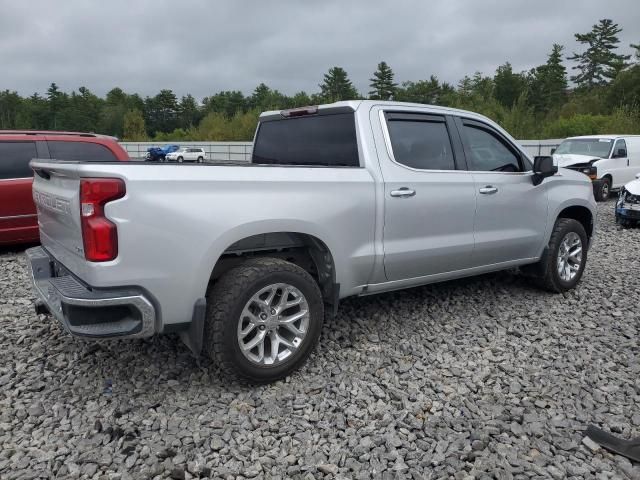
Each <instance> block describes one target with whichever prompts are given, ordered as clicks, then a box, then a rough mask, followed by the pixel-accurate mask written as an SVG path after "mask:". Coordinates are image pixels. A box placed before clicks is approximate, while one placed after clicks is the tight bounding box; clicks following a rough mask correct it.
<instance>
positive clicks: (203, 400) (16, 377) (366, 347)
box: [0, 201, 640, 479]
mask: <svg viewBox="0 0 640 480" xmlns="http://www.w3.org/2000/svg"><path fill="white" fill-rule="evenodd" d="M599 209H600V218H599V222H600V224H599V227H598V239H597V242H596V245H595V247H594V249H593V250H592V251H591V252H590V256H589V262H588V266H587V271H586V273H585V276H584V278H583V281H582V283H581V284H580V286H579V288H578V289H577V290H575V291H573V292H570V293H568V294H566V295H552V294H548V293H544V292H540V291H538V290H536V289H534V288H532V287H530V286H529V285H528V284H527V282H526V281H525V280H524V279H522V278H521V277H519V276H517V275H513V274H509V273H500V274H495V275H488V276H483V277H478V278H473V279H467V280H463V281H456V282H450V283H447V284H442V285H435V286H428V287H422V288H416V289H412V290H408V291H403V292H398V293H393V294H385V295H381V296H377V297H368V298H359V299H351V300H348V301H345V302H344V304H343V305H342V309H341V312H340V314H339V316H338V317H337V318H336V319H334V320H331V321H329V322H328V324H327V325H326V327H325V328H324V331H323V335H322V339H321V344H320V347H319V349H318V350H317V351H316V353H315V355H314V356H313V357H312V359H311V360H310V362H309V363H308V364H307V366H306V367H305V368H303V369H302V371H300V372H298V373H296V374H295V375H294V376H292V377H290V378H288V379H287V380H286V381H284V382H279V383H276V384H273V385H269V386H264V387H259V388H248V387H243V386H240V385H228V384H225V383H223V382H221V381H220V379H219V378H218V372H217V371H216V369H215V366H212V365H211V364H209V363H207V362H202V363H200V364H199V363H197V362H196V361H195V360H193V359H192V357H191V356H190V355H189V353H188V351H187V349H186V347H184V346H183V345H182V344H181V343H180V342H179V340H178V339H177V338H175V337H163V338H154V339H151V340H147V341H123V342H119V343H106V344H100V345H97V344H90V343H85V342H82V341H78V340H74V339H72V338H70V337H69V336H67V335H64V334H63V333H62V331H61V330H60V328H59V327H58V325H56V324H55V323H54V322H52V321H49V320H46V319H44V317H43V318H38V317H37V316H36V315H35V314H34V313H33V307H32V299H33V295H32V293H31V288H30V285H29V280H28V278H27V269H26V266H25V258H24V255H23V253H22V252H7V251H6V250H5V251H4V252H2V253H1V254H0V293H1V295H0V328H1V332H2V334H1V336H0V478H3V479H18V478H20V479H31V478H98V479H118V478H120V479H127V478H175V479H182V478H187V479H188V478H204V477H210V478H220V477H224V478H254V477H260V478H261V477H265V478H304V479H307V478H309V479H312V478H322V477H324V478H411V477H413V478H455V479H471V478H498V479H509V478H555V479H560V478H572V477H573V478H597V479H604V478H640V466H639V465H634V464H632V463H631V462H629V461H628V460H627V459H625V458H624V457H621V456H615V455H611V454H609V453H606V452H604V451H602V450H596V449H595V448H594V445H591V444H588V442H587V444H585V443H583V430H584V429H585V428H586V427H587V425H588V424H590V423H593V424H595V425H598V426H602V427H603V428H605V429H608V430H612V431H613V432H617V433H618V434H619V435H621V436H624V437H633V436H637V435H640V408H639V407H638V405H640V394H639V390H640V388H639V387H640V382H639V380H638V373H639V371H640V362H638V345H637V340H638V325H639V323H638V320H639V317H640V315H639V313H638V303H639V302H640V289H639V282H640V276H639V275H638V267H639V266H640V260H639V257H638V252H640V229H631V230H620V229H619V228H618V227H617V226H615V225H614V221H613V214H612V210H613V202H611V201H610V202H607V203H605V204H600V206H599Z"/></svg>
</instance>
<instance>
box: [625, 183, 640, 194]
mask: <svg viewBox="0 0 640 480" xmlns="http://www.w3.org/2000/svg"><path fill="white" fill-rule="evenodd" d="M624 189H625V190H626V191H628V192H629V193H630V194H631V195H640V180H633V181H631V182H629V183H627V184H626V185H625V186H624Z"/></svg>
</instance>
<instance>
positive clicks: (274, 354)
mask: <svg viewBox="0 0 640 480" xmlns="http://www.w3.org/2000/svg"><path fill="white" fill-rule="evenodd" d="M323 319H324V306H323V302H322V295H321V293H320V289H319V288H318V284H317V283H316V282H315V280H314V279H313V277H311V275H309V274H308V273H307V272H306V271H305V270H303V269H302V268H300V267H298V266H297V265H294V264H292V263H290V262H286V261H284V260H280V259H277V258H259V259H253V260H248V261H247V262H245V263H243V264H242V265H240V266H239V267H236V268H234V269H232V270H230V271H229V272H227V273H226V274H224V275H223V276H222V277H221V278H220V279H219V280H218V281H217V282H216V284H215V285H214V286H213V287H212V288H210V290H209V292H208V293H207V319H206V323H205V331H204V344H205V349H206V351H207V353H208V355H209V356H210V357H211V358H212V359H213V360H214V361H215V362H216V363H217V364H218V365H220V367H221V369H222V371H223V372H224V373H225V374H226V375H227V376H231V377H240V378H242V379H244V380H247V381H249V382H251V383H267V382H272V381H275V380H278V379H281V378H284V377H286V376H287V375H289V374H290V373H291V372H293V371H294V370H296V369H298V368H299V367H300V366H301V365H302V364H303V363H304V362H305V361H306V360H307V358H308V357H309V355H310V354H311V352H312V351H313V348H314V347H315V345H316V343H317V341H318V338H319V337H320V330H321V328H322V322H323Z"/></svg>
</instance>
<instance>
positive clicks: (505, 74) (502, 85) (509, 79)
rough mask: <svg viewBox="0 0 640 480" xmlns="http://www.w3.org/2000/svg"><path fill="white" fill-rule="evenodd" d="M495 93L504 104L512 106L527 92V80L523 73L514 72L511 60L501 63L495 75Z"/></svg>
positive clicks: (496, 97) (497, 98)
mask: <svg viewBox="0 0 640 480" xmlns="http://www.w3.org/2000/svg"><path fill="white" fill-rule="evenodd" d="M493 84H494V90H493V95H494V97H495V99H496V100H498V102H500V103H501V104H502V105H503V106H505V107H508V108H511V107H512V106H513V104H514V103H516V101H517V100H518V99H519V98H520V96H521V95H522V94H523V93H524V92H525V89H526V81H525V78H524V76H523V75H522V74H520V73H513V68H512V67H511V64H510V63H509V62H507V63H505V64H504V65H500V66H499V67H498V69H497V70H496V74H495V76H494V77H493Z"/></svg>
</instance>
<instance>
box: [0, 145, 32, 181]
mask: <svg viewBox="0 0 640 480" xmlns="http://www.w3.org/2000/svg"><path fill="white" fill-rule="evenodd" d="M37 156H38V154H37V153H36V144H35V143H34V142H0V179H3V180H6V179H11V178H27V177H32V176H33V172H32V171H31V169H30V168H29V162H30V161H31V159H33V158H36V157H37Z"/></svg>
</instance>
